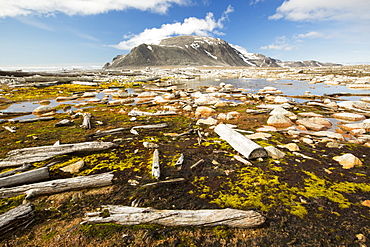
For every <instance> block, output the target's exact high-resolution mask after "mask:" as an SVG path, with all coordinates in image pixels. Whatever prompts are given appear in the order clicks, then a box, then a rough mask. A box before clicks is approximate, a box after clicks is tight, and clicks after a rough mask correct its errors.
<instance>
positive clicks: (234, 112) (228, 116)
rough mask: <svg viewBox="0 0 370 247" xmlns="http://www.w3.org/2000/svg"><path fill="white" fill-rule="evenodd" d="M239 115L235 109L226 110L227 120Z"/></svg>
mask: <svg viewBox="0 0 370 247" xmlns="http://www.w3.org/2000/svg"><path fill="white" fill-rule="evenodd" d="M239 117H240V113H239V112H237V111H232V112H228V113H227V115H226V119H227V120H231V119H236V118H239Z"/></svg>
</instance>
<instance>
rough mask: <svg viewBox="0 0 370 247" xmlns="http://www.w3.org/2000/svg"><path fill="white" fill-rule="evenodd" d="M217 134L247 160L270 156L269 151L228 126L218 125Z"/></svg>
mask: <svg viewBox="0 0 370 247" xmlns="http://www.w3.org/2000/svg"><path fill="white" fill-rule="evenodd" d="M215 132H216V133H217V134H218V135H219V136H220V137H221V139H223V140H225V141H226V142H227V143H229V144H230V145H231V146H232V147H233V148H234V149H235V150H236V151H238V152H239V153H240V154H242V155H243V156H244V157H246V158H247V159H256V158H262V157H267V156H268V155H267V151H266V150H265V149H264V148H263V147H261V146H260V145H258V144H257V143H255V142H253V141H252V140H250V139H248V138H247V137H245V136H243V135H242V134H240V133H238V132H236V131H234V130H232V129H231V128H230V127H229V126H227V125H226V124H219V125H217V126H216V128H215Z"/></svg>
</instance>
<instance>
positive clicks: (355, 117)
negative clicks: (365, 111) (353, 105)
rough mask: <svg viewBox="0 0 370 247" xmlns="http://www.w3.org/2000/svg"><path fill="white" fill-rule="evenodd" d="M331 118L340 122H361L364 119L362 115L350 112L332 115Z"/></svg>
mask: <svg viewBox="0 0 370 247" xmlns="http://www.w3.org/2000/svg"><path fill="white" fill-rule="evenodd" d="M332 117H333V118H336V119H340V120H346V121H353V122H357V121H361V120H364V119H366V117H365V116H364V115H361V114H356V113H350V112H339V113H334V114H333V115H332Z"/></svg>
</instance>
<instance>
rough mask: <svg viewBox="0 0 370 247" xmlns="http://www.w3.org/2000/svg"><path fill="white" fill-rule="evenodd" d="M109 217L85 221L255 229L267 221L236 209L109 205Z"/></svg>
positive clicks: (257, 214)
mask: <svg viewBox="0 0 370 247" xmlns="http://www.w3.org/2000/svg"><path fill="white" fill-rule="evenodd" d="M107 209H108V211H109V214H110V216H108V217H104V218H103V217H89V218H84V222H82V223H83V224H99V223H116V224H121V225H138V224H158V225H164V226H218V225H225V226H228V227H240V228H247V227H255V226H259V225H261V224H263V223H264V222H265V218H264V217H263V216H262V215H261V214H260V213H258V212H255V211H244V210H237V209H230V208H226V209H213V210H211V209H205V210H157V209H153V208H137V207H126V206H116V205H108V206H107Z"/></svg>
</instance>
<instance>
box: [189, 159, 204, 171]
mask: <svg viewBox="0 0 370 247" xmlns="http://www.w3.org/2000/svg"><path fill="white" fill-rule="evenodd" d="M203 162H204V159H200V160H198V161H197V162H195V164H194V165H192V166H190V169H194V168H196V167H197V166H199V165H200V164H202V163H203Z"/></svg>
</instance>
